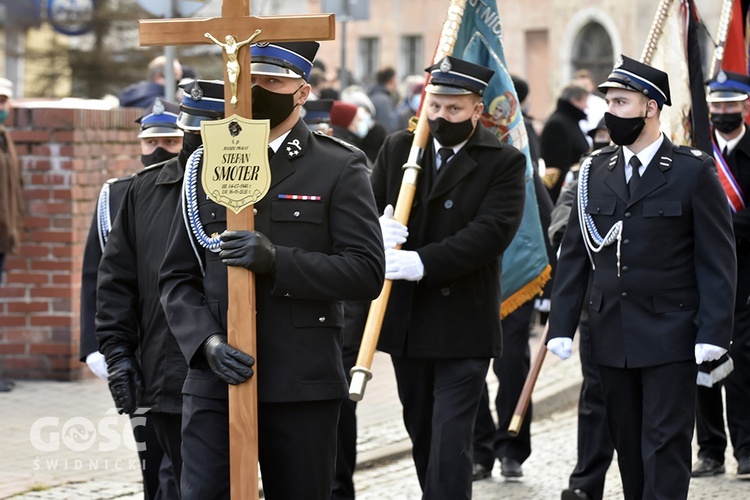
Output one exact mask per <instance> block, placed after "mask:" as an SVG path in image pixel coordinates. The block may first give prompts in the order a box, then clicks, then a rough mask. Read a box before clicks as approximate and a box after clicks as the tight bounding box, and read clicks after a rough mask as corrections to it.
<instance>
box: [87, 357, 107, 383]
mask: <svg viewBox="0 0 750 500" xmlns="http://www.w3.org/2000/svg"><path fill="white" fill-rule="evenodd" d="M86 364H87V365H88V366H89V370H91V372H92V373H93V374H94V375H96V376H97V377H99V378H100V379H102V380H104V381H105V382H106V381H107V360H105V359H104V354H102V353H100V352H99V351H94V352H92V353H91V354H89V355H88V356H86Z"/></svg>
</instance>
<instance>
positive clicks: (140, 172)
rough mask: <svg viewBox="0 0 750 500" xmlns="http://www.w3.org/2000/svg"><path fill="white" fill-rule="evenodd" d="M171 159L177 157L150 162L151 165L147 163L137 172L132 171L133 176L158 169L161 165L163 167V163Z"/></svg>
mask: <svg viewBox="0 0 750 500" xmlns="http://www.w3.org/2000/svg"><path fill="white" fill-rule="evenodd" d="M172 160H177V157H176V156H175V157H174V158H170V159H168V160H164V161H160V162H159V163H152V164H151V165H148V166H147V167H143V168H142V169H140V170H139V171H138V172H136V173H134V174H133V177H136V176H139V175H141V174H143V173H146V172H151V171H153V170H158V169H160V168H161V167H163V166H164V165H166V164H167V163H169V162H170V161H172Z"/></svg>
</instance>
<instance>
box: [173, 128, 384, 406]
mask: <svg viewBox="0 0 750 500" xmlns="http://www.w3.org/2000/svg"><path fill="white" fill-rule="evenodd" d="M198 178H200V174H199V177H198ZM283 194H286V195H292V194H299V195H312V196H319V197H320V199H319V200H306V201H303V200H292V199H282V197H281V195H283ZM198 200H199V202H198V204H199V207H198V209H199V212H200V219H201V221H202V223H203V226H204V229H205V231H206V233H207V234H208V235H211V234H214V233H218V234H220V233H221V232H222V231H224V229H225V228H226V210H225V208H224V207H222V206H220V205H218V204H216V203H214V202H213V201H211V200H209V199H207V198H206V196H205V194H202V192H201V190H200V189H199V190H198ZM255 209H256V210H257V213H256V215H255V230H256V231H258V232H260V233H262V234H264V235H266V236H267V237H268V238H269V239H270V240H271V242H272V243H273V244H274V245H275V247H276V270H275V276H274V277H272V276H270V275H256V277H255V278H256V293H255V295H256V308H257V353H250V354H253V355H254V356H255V357H256V358H257V361H258V364H257V370H256V375H255V376H256V377H258V397H259V400H260V401H262V402H289V401H311V400H322V399H336V398H343V397H347V395H348V388H347V383H346V379H345V377H344V370H343V366H342V361H341V336H342V328H343V325H344V311H343V302H342V301H344V300H372V299H373V298H375V297H376V296H377V295H378V293H380V290H381V287H382V283H383V276H384V270H385V266H384V256H383V240H382V236H381V233H380V225H379V223H378V215H377V212H376V209H375V201H374V200H373V196H372V189H371V187H370V184H369V181H368V176H367V171H366V168H365V157H364V154H363V153H362V152H361V151H359V150H358V149H356V148H353V147H351V146H349V145H345V144H343V143H341V142H339V141H337V140H336V139H333V138H330V137H327V136H323V135H320V134H313V133H312V132H310V130H309V129H308V128H307V127H306V126H305V124H304V123H303V122H302V121H298V122H297V124H296V125H295V126H294V128H293V129H292V130H291V132H290V133H289V135H288V136H287V137H286V139H284V142H283V144H282V146H281V147H280V148H279V150H278V152H277V153H276V154H275V155H274V157H273V159H272V160H271V187H270V190H269V192H268V194H266V196H265V197H264V198H263V199H262V200H260V201H259V202H258V203H256V204H255ZM193 245H197V243H196V242H195V240H194V239H193V238H192V235H189V234H188V232H187V229H186V226H185V221H184V219H183V217H182V212H181V211H178V213H177V214H176V217H175V219H174V220H173V222H172V228H171V231H170V242H169V247H168V250H167V254H166V256H165V260H164V264H163V266H162V270H161V279H160V288H161V291H162V303H163V305H164V308H165V311H166V313H167V319H168V320H169V325H170V327H171V329H172V331H173V333H174V335H175V336H176V338H177V341H178V342H179V344H180V348H181V349H182V352H183V354H184V356H185V359H187V360H188V361H189V365H190V370H189V371H188V378H187V380H186V382H185V386H184V393H186V394H195V395H198V396H203V397H213V398H217V399H218V398H226V397H227V384H226V383H224V382H221V381H220V380H219V378H218V377H216V376H215V375H214V373H213V371H211V369H210V368H209V367H208V366H207V363H206V361H205V358H204V356H203V353H202V348H201V346H202V344H203V343H204V342H205V340H206V339H207V338H208V337H209V336H210V335H212V334H215V333H223V332H226V330H227V322H226V311H227V269H226V265H225V264H223V263H222V262H221V259H220V257H219V254H218V253H214V252H211V251H209V250H206V249H204V248H203V247H197V248H198V252H199V254H200V261H201V262H200V263H199V261H198V259H197V258H196V255H195V254H194V252H193ZM200 264H202V265H203V266H204V267H205V278H204V277H203V276H202V274H201V267H200ZM248 314H252V311H248Z"/></svg>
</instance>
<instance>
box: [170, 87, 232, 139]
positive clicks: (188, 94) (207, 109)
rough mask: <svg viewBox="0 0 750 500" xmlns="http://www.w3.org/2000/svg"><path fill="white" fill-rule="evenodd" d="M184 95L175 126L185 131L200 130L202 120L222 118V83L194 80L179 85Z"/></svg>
mask: <svg viewBox="0 0 750 500" xmlns="http://www.w3.org/2000/svg"><path fill="white" fill-rule="evenodd" d="M181 87H182V89H183V91H184V94H183V96H182V102H181V103H180V115H179V117H178V118H177V125H178V126H179V127H180V128H183V129H185V130H200V129H201V122H202V121H203V120H220V119H222V118H224V82H222V81H221V80H194V81H191V82H188V83H186V84H184V85H181Z"/></svg>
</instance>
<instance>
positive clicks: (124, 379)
mask: <svg viewBox="0 0 750 500" xmlns="http://www.w3.org/2000/svg"><path fill="white" fill-rule="evenodd" d="M107 358H108V359H107V364H108V369H107V371H108V373H109V375H108V377H107V380H108V382H109V392H110V393H111V394H112V399H114V401H115V406H116V407H117V413H120V414H122V413H127V414H128V415H131V414H133V413H134V412H135V410H136V408H137V407H138V403H137V402H136V393H137V392H138V391H139V390H141V389H142V388H143V378H142V377H141V368H140V366H139V365H138V361H136V359H135V356H133V355H127V354H123V353H122V352H118V353H115V354H114V355H110V356H107Z"/></svg>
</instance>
